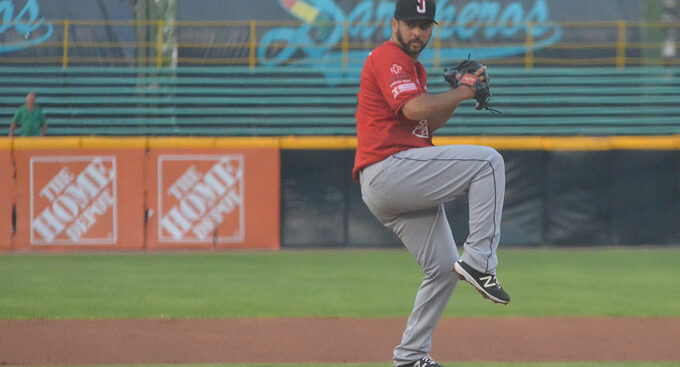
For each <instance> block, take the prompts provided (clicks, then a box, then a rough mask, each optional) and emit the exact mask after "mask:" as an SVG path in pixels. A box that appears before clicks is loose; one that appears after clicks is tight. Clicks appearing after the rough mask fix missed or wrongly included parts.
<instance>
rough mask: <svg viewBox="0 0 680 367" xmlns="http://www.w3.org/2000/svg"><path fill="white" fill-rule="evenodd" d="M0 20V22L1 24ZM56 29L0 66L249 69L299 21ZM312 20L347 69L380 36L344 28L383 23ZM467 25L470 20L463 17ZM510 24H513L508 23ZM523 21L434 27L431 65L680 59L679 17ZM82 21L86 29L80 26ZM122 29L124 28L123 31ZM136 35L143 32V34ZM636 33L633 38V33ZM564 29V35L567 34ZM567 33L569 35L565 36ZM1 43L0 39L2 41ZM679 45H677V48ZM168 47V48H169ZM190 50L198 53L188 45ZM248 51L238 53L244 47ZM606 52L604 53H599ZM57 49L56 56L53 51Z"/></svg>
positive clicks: (59, 25)
mask: <svg viewBox="0 0 680 367" xmlns="http://www.w3.org/2000/svg"><path fill="white" fill-rule="evenodd" d="M0 24H1V23H0ZM51 24H52V25H53V27H54V29H55V32H54V34H53V35H52V37H50V39H48V40H46V41H45V42H43V43H40V44H37V45H34V46H31V47H34V48H44V49H52V51H49V52H45V53H44V54H50V55H52V56H44V57H21V56H14V55H17V54H18V55H21V52H16V51H15V52H7V53H0V65H3V64H40V65H45V64H55V65H61V66H62V67H63V68H66V67H68V66H73V65H86V64H102V65H104V64H105V65H111V64H130V63H133V64H134V65H136V66H153V67H157V68H162V67H165V66H168V65H170V64H171V62H173V61H174V62H175V64H178V65H213V66H214V65H244V66H249V67H250V68H255V67H257V66H258V65H260V64H261V60H259V59H258V54H257V50H258V47H259V46H260V43H259V39H258V36H259V38H260V39H261V37H262V35H263V34H264V33H266V32H268V31H270V30H272V29H274V28H277V27H292V28H295V27H299V26H301V25H302V24H301V23H300V22H272V21H256V20H246V21H224V22H173V23H172V25H171V26H172V27H176V28H177V29H180V30H182V29H190V28H197V29H206V28H207V29H214V28H222V29H225V32H224V34H233V32H230V31H236V30H240V31H241V32H242V34H245V35H247V38H248V39H244V40H242V41H237V42H200V41H196V42H179V41H178V40H177V39H168V38H166V37H165V36H164V35H165V34H166V28H167V27H168V26H169V24H168V23H167V22H164V21H162V20H159V21H107V22H104V21H80V20H56V21H51ZM317 25H318V26H329V27H337V26H341V27H342V39H341V40H339V42H337V43H336V44H334V45H333V46H332V48H330V49H329V51H333V52H336V53H339V54H340V55H341V63H342V65H343V68H347V67H348V65H350V63H351V62H352V61H357V60H352V58H351V51H355V50H366V51H368V50H370V49H372V48H375V47H376V46H378V45H379V44H380V43H382V40H375V41H371V40H360V39H359V40H357V39H356V38H357V37H352V35H351V32H350V29H351V27H354V26H359V27H366V26H371V27H377V28H378V31H377V32H378V33H381V30H382V27H384V26H385V24H383V23H380V24H377V23H348V22H344V23H342V24H335V23H326V24H317ZM456 25H457V24H453V23H442V24H440V25H439V27H455V26H456ZM467 26H471V25H470V24H467ZM482 26H498V24H491V25H489V24H483V25H482ZM511 26H515V25H511ZM518 26H521V27H522V29H523V30H522V31H521V32H519V33H518V36H516V37H514V38H513V40H511V41H507V42H505V41H498V40H491V41H484V42H478V43H473V42H468V41H457V40H456V39H455V37H452V38H451V39H441V37H439V34H438V32H435V33H434V37H433V40H432V42H431V43H430V46H429V47H432V48H433V50H434V60H433V62H434V65H435V66H436V67H439V66H441V64H442V63H446V62H451V60H443V59H442V50H444V49H450V48H458V49H460V48H463V49H466V50H470V51H471V52H472V53H473V54H474V50H475V49H480V48H489V47H509V46H522V47H525V48H526V50H527V51H526V52H525V53H523V54H520V55H516V56H512V57H504V58H498V59H494V61H493V62H494V64H501V65H502V64H506V65H515V66H518V65H521V66H523V67H526V68H533V67H536V66H585V65H593V66H616V67H618V68H623V67H626V66H631V65H673V66H678V65H680V54H679V55H677V56H676V57H675V58H670V59H669V58H662V57H661V52H660V50H661V48H662V47H663V44H664V43H663V41H662V40H661V36H660V34H662V33H663V30H665V29H668V28H669V27H677V28H680V23H676V24H672V23H671V24H669V23H661V22H630V21H613V22H561V23H560V22H557V23H550V24H541V23H525V24H518ZM544 26H558V27H560V29H561V30H562V32H563V34H564V35H565V37H563V40H558V41H557V42H555V43H552V44H550V45H546V46H539V47H540V48H536V46H537V45H538V41H539V40H537V39H535V37H534V29H535V27H544ZM76 27H77V28H78V29H79V30H80V32H78V33H80V34H84V33H86V32H83V31H84V30H87V29H88V28H89V27H93V31H94V30H95V29H94V27H112V28H117V27H122V28H129V29H132V30H133V32H134V34H135V35H136V36H135V38H136V40H135V41H133V42H113V43H112V42H100V41H86V42H82V41H78V40H77V39H76V37H74V35H75V32H74V31H73V29H74V28H76ZM83 28H84V29H83ZM129 29H128V31H129ZM578 32H612V35H613V34H615V35H616V36H615V37H614V36H609V37H604V38H606V39H608V40H607V41H601V42H586V41H584V40H583V39H582V38H579V37H578V34H577V33H578ZM140 34H144V35H146V36H145V37H141V36H140ZM650 34H652V35H654V34H657V35H656V36H649V37H648V39H656V41H635V42H634V41H631V39H635V38H638V39H643V38H642V37H643V35H650ZM632 35H637V37H632ZM567 36H568V37H567ZM565 39H568V40H569V41H564V40H565ZM0 46H1V44H0ZM295 46H296V47H307V48H315V47H326V48H327V45H323V44H296V45H295ZM269 47H270V48H273V49H274V50H275V51H276V49H279V52H280V50H281V49H283V48H285V47H287V45H286V44H283V43H272V44H271V45H269ZM114 48H115V49H134V50H135V56H133V57H131V56H129V55H128V57H113V56H106V57H102V56H101V55H99V54H100V53H99V52H97V51H96V50H98V49H99V50H102V49H114ZM676 48H677V49H680V46H679V47H676ZM172 49H175V50H177V49H194V50H199V49H203V50H205V51H206V52H205V53H206V55H205V56H204V57H187V56H181V55H179V56H178V55H177V52H175V53H173V52H171V51H172ZM225 49H242V50H243V52H239V53H238V56H234V57H223V56H219V55H218V56H214V55H208V53H210V52H213V53H218V52H219V51H220V50H225ZM168 50H170V51H168ZM543 50H547V51H553V52H552V54H555V53H556V52H560V53H561V54H565V53H568V55H569V56H568V57H562V56H557V57H556V56H549V55H550V54H551V52H544V51H543ZM193 53H194V54H196V53H198V52H193ZM244 53H245V54H247V55H246V56H243V54H244ZM603 54H604V55H607V56H602V55H603ZM58 55H60V56H58ZM296 61H300V60H299V59H290V60H288V62H296Z"/></svg>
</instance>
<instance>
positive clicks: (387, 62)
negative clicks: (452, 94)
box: [371, 48, 425, 113]
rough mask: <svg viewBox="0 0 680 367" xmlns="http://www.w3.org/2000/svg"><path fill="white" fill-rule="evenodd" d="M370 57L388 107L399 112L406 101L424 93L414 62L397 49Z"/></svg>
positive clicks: (389, 49)
mask: <svg viewBox="0 0 680 367" xmlns="http://www.w3.org/2000/svg"><path fill="white" fill-rule="evenodd" d="M385 51H386V52H384V53H381V54H379V55H374V57H372V58H371V59H372V61H373V69H374V72H375V76H376V81H377V83H378V87H379V88H380V92H381V93H382V94H383V97H385V101H386V102H387V104H389V106H390V108H391V109H392V110H393V111H394V112H395V113H399V110H401V107H403V106H404V105H405V104H406V102H408V101H409V100H411V99H413V98H414V97H417V96H419V95H421V94H423V93H425V89H424V88H423V87H421V85H420V82H419V81H418V75H417V73H416V64H414V63H413V60H411V59H410V58H409V57H408V56H407V55H406V54H405V53H403V52H401V50H399V49H395V51H398V52H391V51H392V49H391V48H388V49H387V50H385Z"/></svg>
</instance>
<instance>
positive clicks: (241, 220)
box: [147, 148, 280, 248]
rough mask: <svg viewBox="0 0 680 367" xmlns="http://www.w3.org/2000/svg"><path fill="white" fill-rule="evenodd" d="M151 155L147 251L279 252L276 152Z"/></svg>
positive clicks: (235, 151)
mask: <svg viewBox="0 0 680 367" xmlns="http://www.w3.org/2000/svg"><path fill="white" fill-rule="evenodd" d="M182 153H183V154H176V151H172V152H170V151H155V150H153V149H152V151H151V154H150V156H149V161H148V171H149V172H153V174H150V175H148V176H147V177H149V178H150V180H148V182H147V192H149V195H148V197H147V203H148V213H150V217H149V220H148V222H147V225H148V226H149V227H148V228H149V231H148V237H147V245H148V247H149V248H167V247H171V248H172V247H206V248H213V247H214V248H226V247H229V248H278V247H279V246H280V240H279V197H280V194H279V189H278V186H279V185H278V183H279V154H278V150H277V149H261V148H257V149H244V150H240V151H239V150H229V151H225V150H223V151H219V152H216V151H214V150H210V151H206V150H203V151H201V150H198V151H191V152H189V151H184V152H182Z"/></svg>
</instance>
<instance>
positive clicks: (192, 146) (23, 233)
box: [0, 138, 280, 251]
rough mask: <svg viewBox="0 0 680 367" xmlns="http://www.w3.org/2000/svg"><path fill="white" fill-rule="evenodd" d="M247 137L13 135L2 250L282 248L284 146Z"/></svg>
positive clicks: (1, 206) (4, 181) (2, 207)
mask: <svg viewBox="0 0 680 367" xmlns="http://www.w3.org/2000/svg"><path fill="white" fill-rule="evenodd" d="M240 141H242V140H239V139H236V140H234V139H231V140H229V139H227V141H226V142H225V141H224V139H191V138H181V139H179V138H156V139H146V138H38V139H36V138H23V139H22V138H17V139H14V140H13V141H10V140H8V139H4V140H2V145H0V148H2V147H4V148H5V149H0V154H2V155H1V157H4V159H3V158H0V169H2V172H4V174H2V175H0V185H2V186H1V187H2V188H3V190H2V193H1V194H2V195H3V197H2V198H1V199H0V218H2V221H1V223H2V227H0V228H1V233H0V249H4V250H8V249H9V250H19V251H27V250H28V251H34V250H35V251H68V250H93V249H97V250H142V249H148V250H155V249H180V248H203V249H205V248H210V249H213V248H234V247H236V248H278V247H279V246H280V239H279V222H280V221H279V214H280V210H279V190H278V182H279V175H280V170H279V150H278V148H277V147H276V146H273V145H270V146H267V144H263V143H262V142H260V143H259V144H258V145H257V146H254V147H248V146H247V145H248V144H250V142H246V145H245V146H242V145H239V144H240ZM8 146H9V147H10V149H7V147H8ZM13 165H16V172H15V174H14V172H13V170H12V166H13ZM14 187H16V190H15V191H13V190H12V188H14ZM12 203H15V206H14V207H15V213H16V214H15V225H14V230H13V231H12V225H11V224H12V222H13V219H12V207H13V205H12ZM8 224H9V226H8Z"/></svg>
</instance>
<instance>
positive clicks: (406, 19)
mask: <svg viewBox="0 0 680 367" xmlns="http://www.w3.org/2000/svg"><path fill="white" fill-rule="evenodd" d="M394 19H396V20H403V21H404V22H410V21H413V20H428V21H430V22H432V23H434V24H436V25H439V23H437V21H436V20H434V19H432V18H429V17H426V16H418V17H399V18H394Z"/></svg>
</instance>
